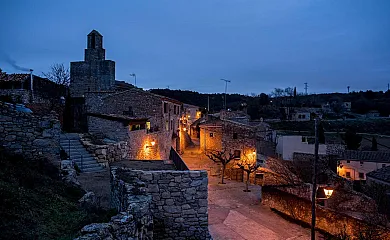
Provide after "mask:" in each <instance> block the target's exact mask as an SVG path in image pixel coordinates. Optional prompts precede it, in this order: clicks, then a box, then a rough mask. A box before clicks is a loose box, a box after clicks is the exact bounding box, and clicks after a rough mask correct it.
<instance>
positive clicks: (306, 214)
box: [263, 188, 390, 239]
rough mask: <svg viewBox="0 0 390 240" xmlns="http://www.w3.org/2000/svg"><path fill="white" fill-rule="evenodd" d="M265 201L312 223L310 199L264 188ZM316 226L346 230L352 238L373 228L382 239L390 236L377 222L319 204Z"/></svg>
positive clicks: (331, 231)
mask: <svg viewBox="0 0 390 240" xmlns="http://www.w3.org/2000/svg"><path fill="white" fill-rule="evenodd" d="M263 203H264V204H266V205H268V206H269V207H271V208H273V209H276V210H277V211H278V212H281V213H283V214H286V215H288V216H290V217H292V218H293V219H296V220H299V221H302V222H305V223H306V224H310V223H311V202H310V201H309V200H306V199H303V198H299V197H297V196H295V195H293V194H289V193H286V192H283V191H278V190H276V189H274V188H271V189H270V188H268V189H267V188H263ZM366 216H368V214H367V215H366ZM316 228H317V229H320V230H322V231H325V232H327V233H330V234H332V235H339V234H341V233H342V232H345V233H346V234H347V235H349V236H350V237H352V239H356V236H357V235H358V234H359V233H364V232H365V231H372V230H373V231H374V232H375V233H376V234H381V235H382V236H381V237H382V238H380V239H389V238H390V230H389V229H386V228H384V227H381V226H378V225H376V224H375V225H374V226H373V225H370V224H369V223H368V222H365V221H363V220H360V219H357V218H354V217H351V216H349V215H346V214H342V213H340V212H337V211H333V210H331V209H328V208H325V207H322V206H319V205H317V207H316ZM373 228H375V229H373ZM367 239H368V238H367Z"/></svg>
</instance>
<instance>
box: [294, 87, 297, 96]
mask: <svg viewBox="0 0 390 240" xmlns="http://www.w3.org/2000/svg"><path fill="white" fill-rule="evenodd" d="M295 97H297V87H294V98H295Z"/></svg>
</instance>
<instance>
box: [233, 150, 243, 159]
mask: <svg viewBox="0 0 390 240" xmlns="http://www.w3.org/2000/svg"><path fill="white" fill-rule="evenodd" d="M234 158H235V159H240V158H241V151H240V150H234Z"/></svg>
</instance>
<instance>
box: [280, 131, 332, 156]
mask: <svg viewBox="0 0 390 240" xmlns="http://www.w3.org/2000/svg"><path fill="white" fill-rule="evenodd" d="M294 152H296V153H307V154H314V137H308V136H297V135H295V136H279V137H277V143H276V153H277V154H278V156H279V157H281V158H283V160H293V155H294ZM318 154H320V155H325V154H326V144H320V145H319V148H318Z"/></svg>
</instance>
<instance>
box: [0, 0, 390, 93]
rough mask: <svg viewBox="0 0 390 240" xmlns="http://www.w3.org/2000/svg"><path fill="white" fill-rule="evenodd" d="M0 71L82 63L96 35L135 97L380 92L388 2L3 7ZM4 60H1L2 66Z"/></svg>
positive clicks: (268, 0) (135, 0) (387, 75)
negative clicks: (142, 92) (149, 92)
mask: <svg viewBox="0 0 390 240" xmlns="http://www.w3.org/2000/svg"><path fill="white" fill-rule="evenodd" d="M0 9H2V11H1V15H0V29H1V34H0V68H2V69H3V70H5V71H7V72H20V71H19V70H17V69H15V68H14V67H12V65H11V64H9V59H12V60H14V61H16V63H17V64H18V65H20V66H22V67H26V68H32V69H34V70H35V73H41V72H42V71H47V70H48V68H49V66H50V65H51V64H53V63H64V64H65V65H66V66H69V62H71V61H80V60H83V58H84V56H83V54H84V48H85V47H86V35H87V34H88V33H89V32H90V31H91V30H92V29H96V30H98V31H99V32H100V33H101V34H102V35H103V36H104V39H103V44H104V48H105V49H106V58H107V59H110V60H114V61H116V79H118V80H125V81H129V82H130V81H133V78H132V77H130V76H129V73H132V72H134V73H136V74H137V83H138V86H140V87H143V88H166V87H167V86H169V87H170V88H171V89H187V90H194V91H200V92H208V93H210V92H223V91H224V82H222V81H220V80H219V79H220V78H226V79H230V80H231V81H232V82H231V83H230V84H229V86H228V92H229V93H233V92H237V93H242V94H251V93H257V94H259V93H260V92H266V93H269V92H270V91H272V89H274V88H276V87H281V88H285V87H289V86H291V87H294V86H296V87H297V90H298V91H299V92H303V91H304V89H303V87H304V82H308V85H309V92H317V93H318V92H334V91H337V92H346V90H347V86H348V85H350V86H351V91H354V90H355V91H357V90H367V89H372V90H387V83H388V82H390V1H389V0H192V1H189V0H153V1H145V0H131V1H130V0H126V1H125V0H124V1H119V0H118V1H107V0H104V1H103V0H88V1H87V0H67V1H63V0H55V1H53V0H34V1H27V0H25V1H22V0H8V1H1V2H0ZM7 59H8V61H7Z"/></svg>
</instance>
